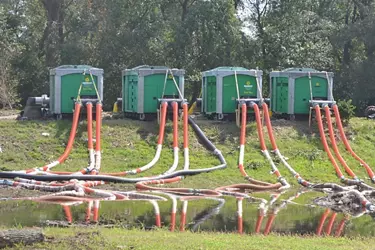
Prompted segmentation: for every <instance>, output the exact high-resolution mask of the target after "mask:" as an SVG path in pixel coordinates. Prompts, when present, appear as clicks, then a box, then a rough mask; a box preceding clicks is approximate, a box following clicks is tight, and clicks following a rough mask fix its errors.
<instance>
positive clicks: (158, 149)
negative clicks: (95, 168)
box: [106, 102, 168, 176]
mask: <svg viewBox="0 0 375 250" xmlns="http://www.w3.org/2000/svg"><path fill="white" fill-rule="evenodd" d="M167 108H168V103H167V102H162V104H161V117H160V126H159V138H158V144H157V146H156V153H155V156H154V158H153V159H152V161H151V162H149V163H148V164H146V165H145V166H143V167H140V168H137V169H133V170H128V171H125V172H120V173H108V174H106V175H112V176H125V175H135V174H138V173H141V172H144V171H146V170H148V169H150V168H152V167H153V166H154V165H155V164H156V163H157V162H158V160H159V158H160V154H161V150H162V147H163V141H164V131H165V122H166V118H167Z"/></svg>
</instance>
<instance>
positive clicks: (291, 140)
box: [0, 118, 375, 188]
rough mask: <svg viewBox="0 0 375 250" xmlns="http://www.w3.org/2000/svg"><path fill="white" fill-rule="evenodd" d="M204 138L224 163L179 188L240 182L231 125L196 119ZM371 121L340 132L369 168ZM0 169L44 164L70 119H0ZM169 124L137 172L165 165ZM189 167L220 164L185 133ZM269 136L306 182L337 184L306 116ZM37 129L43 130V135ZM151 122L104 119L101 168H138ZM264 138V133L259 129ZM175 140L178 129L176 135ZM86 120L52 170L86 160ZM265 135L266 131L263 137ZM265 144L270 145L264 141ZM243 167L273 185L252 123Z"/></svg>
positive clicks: (58, 149) (150, 143) (151, 138)
mask: <svg viewBox="0 0 375 250" xmlns="http://www.w3.org/2000/svg"><path fill="white" fill-rule="evenodd" d="M198 124H200V126H201V128H202V129H203V130H204V131H205V133H206V134H207V136H208V137H209V138H210V139H211V141H212V142H213V143H214V144H215V145H216V146H217V147H218V148H219V149H220V150H221V151H222V152H223V154H224V156H225V157H226V160H227V162H228V168H227V169H226V170H222V171H216V172H213V173H208V174H201V175H197V176H194V177H188V178H187V179H186V180H184V181H183V182H181V183H180V184H176V185H178V186H187V187H194V188H214V187H217V186H220V185H228V184H233V183H240V182H244V180H243V178H242V177H241V175H240V173H239V171H238V168H237V158H238V144H239V138H238V135H239V129H238V128H237V127H236V125H235V124H233V123H224V124H219V123H214V122H207V121H200V122H198ZM374 128H375V122H374V121H371V120H366V119H362V118H355V119H352V120H351V122H350V124H349V126H348V127H347V135H348V138H349V139H350V143H351V145H352V147H353V149H354V150H355V151H356V152H357V153H358V155H360V156H361V157H362V158H363V159H365V160H366V161H367V163H368V164H369V165H370V166H374V165H375V160H374V157H373V152H375V143H374V142H375V135H374V134H373V133H372V131H373V130H374ZM0 131H1V132H0V147H2V149H3V153H2V154H1V157H0V167H1V169H3V170H18V169H26V168H32V167H39V166H43V165H44V164H45V163H48V162H51V161H53V160H55V159H57V157H58V156H59V155H60V154H61V153H62V152H63V150H64V146H65V143H66V142H67V138H68V135H69V131H70V122H69V121H58V122H56V121H37V122H33V121H23V122H18V121H10V120H3V121H1V120H0ZM171 131H172V128H171V123H170V122H169V123H168V125H167V128H166V139H165V143H164V149H163V152H162V155H161V159H160V161H159V162H158V163H157V164H156V165H155V167H153V168H152V169H151V170H149V171H147V172H146V173H144V174H143V176H149V175H154V174H159V173H162V172H163V171H165V170H166V169H168V168H169V166H170V165H171V164H172V157H173V154H172V150H171V144H172V135H171ZM190 131H191V133H190V152H191V157H190V161H191V168H202V167H210V166H214V165H217V164H219V162H218V160H217V159H216V158H215V157H214V156H213V155H211V154H210V153H209V152H207V151H206V150H205V149H204V148H203V147H202V146H201V145H200V144H199V143H198V141H197V139H196V137H195V135H194V134H193V132H192V130H190ZM274 131H275V136H276V139H277V142H278V146H279V149H280V150H281V152H282V153H283V154H284V155H285V156H286V157H288V158H289V163H290V164H291V165H292V166H293V167H294V168H295V169H296V170H297V171H298V172H299V173H300V174H301V175H303V176H304V177H305V178H306V179H307V180H310V181H312V182H328V181H330V182H337V181H338V179H337V177H336V175H335V173H334V170H333V167H332V165H331V163H330V162H329V160H328V157H327V156H326V153H325V152H324V151H323V149H322V146H321V143H320V138H319V136H318V135H317V128H316V127H315V126H313V127H312V128H311V129H309V128H308V123H307V121H300V122H290V121H284V120H278V121H275V122H274ZM43 132H47V133H49V134H50V135H49V136H48V137H45V136H43V135H42V133H43ZM157 132H158V125H157V123H156V122H139V121H133V120H104V121H103V129H102V148H103V156H102V157H103V158H102V171H103V172H116V171H123V170H128V169H132V168H137V167H139V166H142V165H144V164H146V163H148V162H149V161H150V160H151V159H152V158H153V156H154V153H155V146H156V141H157ZM265 135H267V134H266V133H265ZM180 137H181V140H180V142H181V141H182V133H180ZM86 138H87V135H86V124H85V122H81V123H80V126H79V130H78V133H77V137H76V141H75V144H74V149H73V151H72V153H71V155H70V157H69V159H68V160H67V161H66V162H65V163H64V164H63V165H61V166H58V167H56V168H55V170H68V171H76V170H79V169H81V168H82V167H84V166H86V165H87V149H86V141H85V140H86ZM266 138H267V136H266ZM339 144H340V148H341V149H342V150H341V152H342V153H343V156H344V158H345V159H346V160H347V162H348V163H349V166H350V167H351V168H352V169H353V171H354V172H355V173H356V174H357V175H358V176H359V177H361V178H363V179H365V180H366V178H367V176H366V172H365V171H364V169H363V167H361V166H360V165H359V164H358V162H356V161H355V160H354V159H353V158H352V157H350V155H349V154H348V153H347V152H346V151H345V150H344V147H343V145H342V143H339ZM180 145H181V146H180V147H181V150H180V159H181V160H180V165H179V168H180V169H181V168H182V165H183V154H182V153H183V151H182V143H180ZM267 145H268V146H269V149H270V145H269V143H268V142H267ZM279 167H280V170H281V173H282V174H283V175H284V176H285V177H287V179H288V180H289V182H290V183H291V184H293V185H295V186H296V185H297V183H296V182H295V180H293V179H292V177H291V175H290V174H289V173H288V172H287V170H286V169H285V168H284V167H283V166H282V165H281V164H279ZM245 168H246V171H247V172H248V173H249V175H251V176H253V177H254V178H257V179H260V180H264V181H271V182H275V177H274V176H273V175H270V174H269V172H270V166H269V164H268V162H267V161H266V160H265V159H264V157H263V155H262V154H261V152H260V150H259V141H258V138H257V133H256V126H255V124H254V123H250V124H249V125H248V128H247V145H246V153H245Z"/></svg>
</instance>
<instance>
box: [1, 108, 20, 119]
mask: <svg viewBox="0 0 375 250" xmlns="http://www.w3.org/2000/svg"><path fill="white" fill-rule="evenodd" d="M19 113H20V111H19V110H15V109H12V110H11V109H0V117H5V116H17V115H19Z"/></svg>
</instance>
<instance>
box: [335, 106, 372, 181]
mask: <svg viewBox="0 0 375 250" xmlns="http://www.w3.org/2000/svg"><path fill="white" fill-rule="evenodd" d="M333 112H334V113H335V117H336V125H337V128H338V129H339V132H340V136H341V139H342V141H343V142H344V145H345V148H346V150H348V151H349V152H350V154H351V155H352V156H353V157H354V158H355V159H356V160H357V161H359V162H360V163H361V165H362V166H363V167H364V168H365V169H366V171H367V174H368V176H369V177H370V178H371V180H372V182H374V181H375V179H374V172H373V171H372V169H371V168H370V166H369V165H368V164H367V163H366V162H365V161H364V160H362V159H361V158H360V157H359V156H358V155H357V154H356V153H355V152H354V151H353V149H352V147H351V146H350V144H349V142H348V139H347V138H346V135H345V132H344V128H343V127H342V123H341V118H340V113H339V109H338V107H337V105H333Z"/></svg>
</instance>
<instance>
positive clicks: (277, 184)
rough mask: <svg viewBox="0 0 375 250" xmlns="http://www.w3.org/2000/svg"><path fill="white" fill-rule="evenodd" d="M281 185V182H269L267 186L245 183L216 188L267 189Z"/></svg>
mask: <svg viewBox="0 0 375 250" xmlns="http://www.w3.org/2000/svg"><path fill="white" fill-rule="evenodd" d="M280 187H281V183H275V184H268V185H267V186H263V185H255V184H247V183H244V184H232V185H229V186H223V187H219V188H216V189H215V190H218V191H220V190H231V189H238V190H253V191H265V190H273V189H278V188H280Z"/></svg>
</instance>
